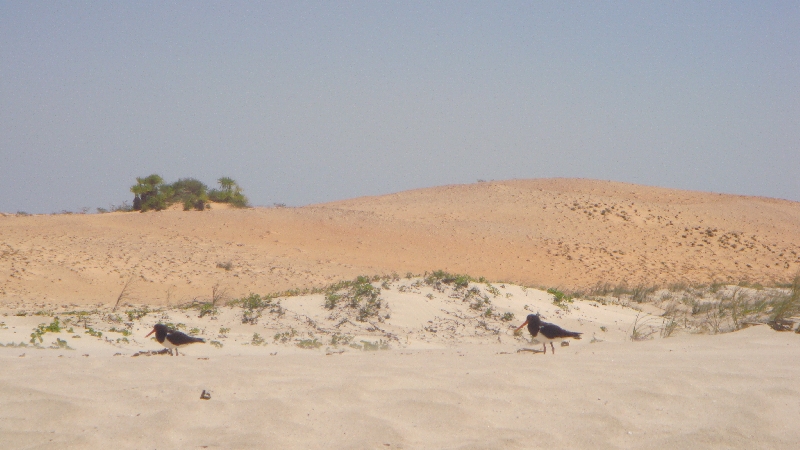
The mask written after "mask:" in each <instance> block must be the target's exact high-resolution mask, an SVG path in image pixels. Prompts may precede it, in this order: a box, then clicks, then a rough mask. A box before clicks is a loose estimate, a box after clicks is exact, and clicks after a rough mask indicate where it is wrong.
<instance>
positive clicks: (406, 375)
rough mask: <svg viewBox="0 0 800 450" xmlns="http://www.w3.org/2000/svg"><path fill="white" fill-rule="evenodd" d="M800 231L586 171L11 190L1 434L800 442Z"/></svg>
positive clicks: (789, 205)
mask: <svg viewBox="0 0 800 450" xmlns="http://www.w3.org/2000/svg"><path fill="white" fill-rule="evenodd" d="M798 243H800V204H798V203H797V202H790V201H784V200H776V199H768V198H758V197H742V196H731V195H718V194H710V193H700V192H689V191H678V190H670V189H662V188H652V187H645V186H636V185H630V184H624V183H612V182H603V181H592V180H572V179H545V180H512V181H505V182H486V183H477V184H472V185H457V186H444V187H439V188H431V189H422V190H416V191H408V192H401V193H398V194H393V195H388V196H381V197H367V198H359V199H353V200H348V201H342V202H336V203H329V204H322V205H312V206H307V207H302V208H251V209H243V210H237V209H229V208H224V207H223V206H221V205H214V206H212V209H211V210H210V211H205V212H184V211H179V210H170V211H162V212H157V213H141V214H140V213H109V214H92V215H82V214H59V215H33V216H24V215H16V214H4V215H3V216H0V279H2V284H1V285H0V345H2V346H0V359H2V363H1V364H2V367H3V370H2V371H0V398H2V403H3V405H4V408H3V411H2V412H0V418H2V420H0V442H2V443H3V445H2V447H3V448H31V449H32V448H46V447H52V446H54V445H57V446H59V447H62V448H107V447H110V446H114V447H121V448H137V449H138V448H157V449H170V448H406V449H413V448H476V449H477V448H539V447H553V448H586V447H593V448H794V447H796V445H797V442H798V441H800V432H798V430H797V427H796V423H797V421H798V420H799V419H800V400H798V399H800V385H798V383H797V380H798V379H800V358H799V357H800V334H798V333H797V332H794V331H795V330H796V329H798V325H797V323H798V322H800V320H799V318H798V317H796V316H791V315H790V316H788V317H785V320H786V324H787V325H786V328H787V329H788V330H789V331H787V332H778V331H775V330H774V329H773V328H771V327H770V326H768V325H766V322H768V321H769V317H770V314H774V311H775V308H776V305H778V304H779V303H780V302H781V301H784V300H785V299H786V298H789V297H788V296H790V295H791V290H790V288H788V287H787V286H788V284H787V283H790V282H791V281H792V279H793V278H794V276H795V275H796V274H797V272H798V269H800V255H798V253H799V252H800V246H799V245H798ZM434 271H444V272H434ZM459 274H462V275H463V274H469V275H470V276H471V278H470V277H460V278H459V277H457V275H459ZM362 275H363V276H366V277H367V278H356V277H357V276H362ZM336 283H339V284H338V285H337V284H336ZM637 287H640V288H641V289H638V290H637ZM614 288H616V290H615V289H614ZM287 290H290V291H288V292H287ZM570 294H576V296H575V297H574V298H572V297H571V296H570ZM640 294H641V295H640ZM532 313H539V314H540V315H541V317H542V318H543V319H544V320H545V321H547V322H552V323H555V324H557V325H559V326H561V327H563V328H565V329H567V330H570V331H575V332H580V333H582V338H581V339H579V340H577V339H570V340H568V341H567V342H568V343H569V344H568V345H565V346H559V345H558V343H556V344H555V345H556V346H555V353H554V354H553V351H552V350H551V349H550V347H546V348H547V353H546V354H544V353H542V348H543V343H542V341H541V339H532V338H531V336H530V335H529V334H528V332H527V331H524V330H523V332H520V333H515V332H514V329H515V328H517V327H519V326H520V325H521V324H522V323H523V322H524V321H525V317H526V316H527V315H528V314H532ZM156 323H165V324H168V325H169V326H170V327H172V328H174V329H177V330H179V331H181V332H184V333H187V334H190V335H193V336H198V337H201V338H203V339H204V340H205V343H197V344H192V345H190V346H187V347H185V348H182V349H181V350H180V352H181V355H180V356H175V357H172V356H169V355H168V354H163V353H155V352H158V351H160V350H162V349H163V347H162V346H161V345H160V344H159V343H158V342H156V341H155V340H154V339H153V338H152V336H151V337H149V338H146V337H145V336H146V335H147V333H149V332H150V331H151V330H152V328H153V325H155V324H156ZM203 391H206V392H208V393H209V395H210V398H207V399H202V398H201V393H202V392H203Z"/></svg>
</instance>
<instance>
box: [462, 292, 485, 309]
mask: <svg viewBox="0 0 800 450" xmlns="http://www.w3.org/2000/svg"><path fill="white" fill-rule="evenodd" d="M462 301H464V302H469V307H470V308H471V309H474V310H475V311H482V310H483V309H484V308H486V307H488V306H490V305H491V304H492V302H491V300H489V296H488V295H486V294H484V293H483V292H481V290H480V289H478V288H477V287H473V288H471V289H469V290H468V291H467V292H466V293H465V294H464V299H463V300H462Z"/></svg>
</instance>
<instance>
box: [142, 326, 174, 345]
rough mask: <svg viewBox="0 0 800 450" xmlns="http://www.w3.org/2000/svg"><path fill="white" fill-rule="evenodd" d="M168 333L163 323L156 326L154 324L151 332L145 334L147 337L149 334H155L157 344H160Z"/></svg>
mask: <svg viewBox="0 0 800 450" xmlns="http://www.w3.org/2000/svg"><path fill="white" fill-rule="evenodd" d="M168 331H169V328H167V326H166V325H164V324H163V323H157V324H155V325H154V326H153V330H152V331H151V332H149V333H147V336H150V335H151V334H153V333H155V334H156V339H157V340H158V341H159V342H161V341H163V340H164V336H166V335H167V332H168ZM147 336H145V337H147Z"/></svg>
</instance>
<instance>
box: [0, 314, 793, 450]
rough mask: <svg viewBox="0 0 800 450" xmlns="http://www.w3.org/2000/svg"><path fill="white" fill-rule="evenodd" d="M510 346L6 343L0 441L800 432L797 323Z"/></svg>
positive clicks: (547, 442)
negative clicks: (117, 348)
mask: <svg viewBox="0 0 800 450" xmlns="http://www.w3.org/2000/svg"><path fill="white" fill-rule="evenodd" d="M513 349H514V347H513V346H502V345H477V344H470V345H464V346H457V347H454V348H443V349H436V350H433V349H432V350H389V351H383V352H369V353H368V352H360V353H358V352H350V353H345V354H342V355H334V356H325V355H324V353H321V352H314V351H306V352H283V351H280V350H278V354H277V355H276V356H269V355H268V354H261V355H243V356H231V355H224V354H222V355H218V354H217V352H215V351H214V350H212V349H211V348H209V347H202V346H195V347H193V348H191V349H187V350H186V353H187V355H190V356H185V357H168V356H163V357H161V356H159V357H138V358H130V357H113V356H98V357H95V356H89V357H83V356H80V355H79V354H77V353H76V352H63V351H62V352H59V351H52V352H48V351H39V352H36V351H34V352H31V351H28V352H27V355H26V356H25V357H24V358H20V357H19V356H18V355H19V354H20V353H21V351H20V350H19V349H6V348H3V349H0V359H1V360H2V366H3V370H2V371H0V399H2V400H1V401H2V405H3V408H2V412H0V419H2V420H0V439H1V440H2V442H3V443H4V444H3V448H45V447H48V448H50V447H53V446H58V448H109V447H114V448H137V449H138V448H158V449H168V448H537V447H538V448H543V447H551V448H553V447H554V448H587V447H592V448H630V447H634V448H787V449H788V448H796V446H797V442H798V440H799V439H800V428H798V427H797V423H798V419H800V383H798V382H797V380H798V379H800V339H798V337H797V335H795V334H794V333H776V332H774V331H772V330H771V329H769V328H767V327H764V326H760V327H753V328H749V329H746V330H744V331H741V332H738V333H733V334H728V335H721V336H713V337H708V336H684V337H678V338H671V339H665V340H654V341H648V342H619V343H598V344H592V345H584V346H580V347H578V346H571V347H567V348H558V349H557V350H556V352H557V353H556V355H555V356H551V355H549V354H548V355H542V354H535V355H534V354H529V353H522V354H517V353H513V354H498V352H502V351H508V350H512V351H513ZM62 354H63V355H64V356H63V357H59V355H62ZM205 357H208V358H209V359H207V360H205V359H198V358H205ZM204 389H205V390H210V391H211V393H212V397H211V399H210V400H201V399H200V393H201V391H202V390H204Z"/></svg>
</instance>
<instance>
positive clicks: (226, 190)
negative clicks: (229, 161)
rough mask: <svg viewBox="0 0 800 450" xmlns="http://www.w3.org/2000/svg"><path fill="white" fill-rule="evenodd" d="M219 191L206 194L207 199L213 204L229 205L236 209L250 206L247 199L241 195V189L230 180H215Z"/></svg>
mask: <svg viewBox="0 0 800 450" xmlns="http://www.w3.org/2000/svg"><path fill="white" fill-rule="evenodd" d="M217 183H218V184H219V187H220V188H219V189H212V190H210V191H209V192H208V198H209V199H210V200H211V201H213V202H219V203H230V204H231V205H233V206H235V207H237V208H246V207H248V206H250V202H249V201H248V200H247V197H245V196H244V194H242V188H241V187H239V185H238V184H237V183H236V181H234V180H233V179H232V178H228V177H222V178H219V179H218V180H217Z"/></svg>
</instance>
